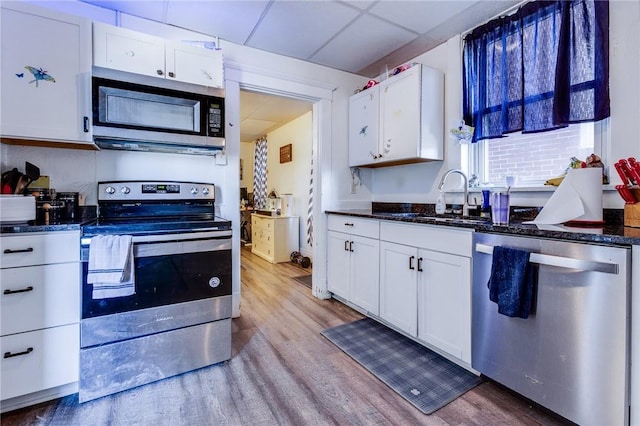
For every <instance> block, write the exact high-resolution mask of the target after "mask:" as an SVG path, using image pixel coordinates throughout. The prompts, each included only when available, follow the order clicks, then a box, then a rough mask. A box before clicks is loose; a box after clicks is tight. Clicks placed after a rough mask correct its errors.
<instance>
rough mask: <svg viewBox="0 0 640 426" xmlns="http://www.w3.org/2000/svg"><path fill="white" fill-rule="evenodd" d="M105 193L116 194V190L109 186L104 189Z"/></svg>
mask: <svg viewBox="0 0 640 426" xmlns="http://www.w3.org/2000/svg"><path fill="white" fill-rule="evenodd" d="M104 192H106V193H107V194H115V193H116V189H115V188H114V187H113V186H107V187H106V188H105V189H104Z"/></svg>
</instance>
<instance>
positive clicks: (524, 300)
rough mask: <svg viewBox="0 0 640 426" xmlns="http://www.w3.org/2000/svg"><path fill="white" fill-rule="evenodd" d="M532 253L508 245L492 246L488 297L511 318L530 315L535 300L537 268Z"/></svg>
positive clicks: (501, 311)
mask: <svg viewBox="0 0 640 426" xmlns="http://www.w3.org/2000/svg"><path fill="white" fill-rule="evenodd" d="M529 255H530V253H529V252H528V251H525V250H519V249H514V248H509V247H500V246H498V247H494V248H493V263H492V264H491V277H490V278H489V283H488V284H487V286H488V287H489V299H490V300H491V301H492V302H495V303H497V304H498V312H499V313H501V314H502V315H506V316H509V317H518V318H528V317H529V313H530V311H531V302H532V299H533V285H534V268H533V266H532V265H531V264H530V263H529Z"/></svg>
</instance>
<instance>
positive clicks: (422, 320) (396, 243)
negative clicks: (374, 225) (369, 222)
mask: <svg viewBox="0 0 640 426" xmlns="http://www.w3.org/2000/svg"><path fill="white" fill-rule="evenodd" d="M380 239H381V240H382V241H381V242H380V317H381V318H382V319H384V320H385V321H386V322H388V323H389V324H390V325H392V326H394V327H396V328H398V329H399V330H401V331H403V332H405V333H406V334H408V335H410V336H412V337H416V338H417V339H418V340H420V341H423V342H425V343H427V344H429V345H430V346H432V347H434V348H436V349H438V350H440V351H441V352H444V353H446V354H448V355H450V356H451V357H454V358H456V359H458V360H461V361H463V362H464V363H467V364H470V363H471V250H472V231H470V230H469V231H467V230H463V229H456V228H449V227H444V226H428V225H409V224H401V223H391V222H384V221H383V222H382V223H381V225H380Z"/></svg>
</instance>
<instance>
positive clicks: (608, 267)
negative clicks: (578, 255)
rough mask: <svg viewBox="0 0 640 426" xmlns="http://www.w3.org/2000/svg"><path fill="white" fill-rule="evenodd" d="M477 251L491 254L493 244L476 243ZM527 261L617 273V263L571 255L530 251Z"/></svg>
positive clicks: (588, 270) (589, 270)
mask: <svg viewBox="0 0 640 426" xmlns="http://www.w3.org/2000/svg"><path fill="white" fill-rule="evenodd" d="M476 251H477V252H478V253H484V254H490V255H492V254H493V246H490V245H487V244H480V243H477V244H476ZM529 262H531V263H537V264H539V265H545V266H557V267H559V268H568V269H577V270H581V271H586V272H603V273H605V274H613V275H618V273H619V272H618V271H619V265H618V264H617V263H608V262H598V261H596V260H583V259H574V258H571V257H563V256H555V255H551V254H542V253H531V255H530V257H529Z"/></svg>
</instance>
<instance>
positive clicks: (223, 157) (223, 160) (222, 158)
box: [216, 151, 227, 166]
mask: <svg viewBox="0 0 640 426" xmlns="http://www.w3.org/2000/svg"><path fill="white" fill-rule="evenodd" d="M216 165H218V166H226V165H227V153H226V152H224V151H220V152H218V153H216Z"/></svg>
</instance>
